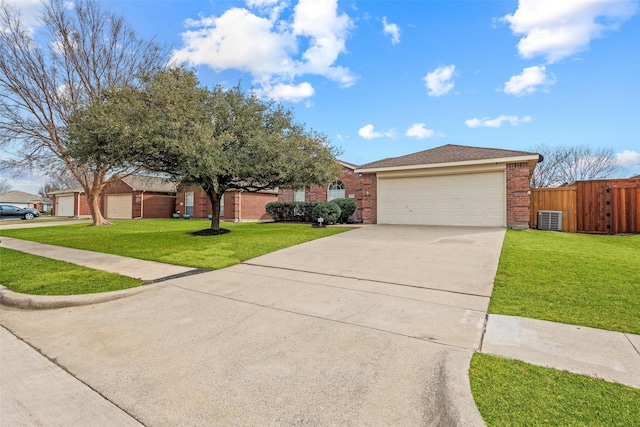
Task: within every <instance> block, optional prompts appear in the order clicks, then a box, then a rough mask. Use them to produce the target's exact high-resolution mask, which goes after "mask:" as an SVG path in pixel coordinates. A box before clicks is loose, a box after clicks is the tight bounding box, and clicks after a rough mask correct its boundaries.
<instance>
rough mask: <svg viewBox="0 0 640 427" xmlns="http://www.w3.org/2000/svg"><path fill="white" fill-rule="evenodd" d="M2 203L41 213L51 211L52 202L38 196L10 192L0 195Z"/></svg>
mask: <svg viewBox="0 0 640 427" xmlns="http://www.w3.org/2000/svg"><path fill="white" fill-rule="evenodd" d="M0 203H4V204H7V205H13V206H17V207H19V208H35V209H38V210H39V211H40V212H44V211H47V210H49V209H51V200H49V199H47V198H43V197H42V196H39V195H37V194H31V193H25V192H24V191H9V192H8V193H4V194H0Z"/></svg>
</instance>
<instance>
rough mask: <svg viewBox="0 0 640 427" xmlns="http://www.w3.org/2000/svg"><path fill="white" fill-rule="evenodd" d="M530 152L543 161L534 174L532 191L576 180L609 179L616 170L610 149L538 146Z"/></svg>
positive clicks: (612, 152) (612, 151) (582, 146)
mask: <svg viewBox="0 0 640 427" xmlns="http://www.w3.org/2000/svg"><path fill="white" fill-rule="evenodd" d="M530 151H532V152H535V153H539V154H542V157H543V158H544V160H543V162H542V163H538V165H537V166H536V169H535V171H534V172H533V176H532V177H531V187H532V188H544V187H558V186H561V185H565V184H570V183H572V182H575V181H581V180H588V179H604V178H609V177H611V176H613V175H614V174H615V173H616V172H617V171H618V169H619V165H618V164H617V162H616V161H615V156H614V154H615V151H614V150H613V148H606V147H604V148H603V147H591V146H588V145H577V146H561V145H555V146H554V145H547V144H540V145H537V146H535V147H533V148H532V149H531V150H530Z"/></svg>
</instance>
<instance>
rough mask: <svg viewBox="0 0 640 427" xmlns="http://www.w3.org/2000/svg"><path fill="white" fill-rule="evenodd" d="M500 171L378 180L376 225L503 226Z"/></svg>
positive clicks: (501, 173)
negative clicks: (377, 223)
mask: <svg viewBox="0 0 640 427" xmlns="http://www.w3.org/2000/svg"><path fill="white" fill-rule="evenodd" d="M505 196H506V191H505V174H504V171H492V172H484V173H468V174H459V175H458V174H449V175H436V176H418V177H395V178H386V179H385V178H383V176H379V178H378V222H379V223H380V224H422V225H453V226H488V227H504V226H505V211H506V209H505Z"/></svg>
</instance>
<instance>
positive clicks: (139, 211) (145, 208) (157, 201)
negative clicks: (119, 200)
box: [133, 191, 176, 218]
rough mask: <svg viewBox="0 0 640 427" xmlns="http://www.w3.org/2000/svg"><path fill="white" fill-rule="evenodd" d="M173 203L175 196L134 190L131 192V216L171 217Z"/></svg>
mask: <svg viewBox="0 0 640 427" xmlns="http://www.w3.org/2000/svg"><path fill="white" fill-rule="evenodd" d="M143 197H144V200H143ZM143 202H144V203H143ZM175 205H176V197H175V196H171V195H169V194H165V193H149V192H145V193H142V192H141V191H136V192H135V193H133V218H140V217H143V218H171V214H172V213H173V211H174V209H175Z"/></svg>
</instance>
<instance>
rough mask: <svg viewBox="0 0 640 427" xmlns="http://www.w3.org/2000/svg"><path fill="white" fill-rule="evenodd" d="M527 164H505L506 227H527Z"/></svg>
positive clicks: (528, 188) (528, 177)
mask: <svg viewBox="0 0 640 427" xmlns="http://www.w3.org/2000/svg"><path fill="white" fill-rule="evenodd" d="M529 179H530V174H529V166H528V165H527V163H509V164H507V227H509V228H515V229H527V228H529V214H530V212H529V190H530V187H529Z"/></svg>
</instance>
